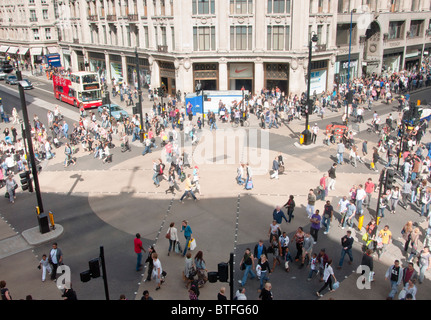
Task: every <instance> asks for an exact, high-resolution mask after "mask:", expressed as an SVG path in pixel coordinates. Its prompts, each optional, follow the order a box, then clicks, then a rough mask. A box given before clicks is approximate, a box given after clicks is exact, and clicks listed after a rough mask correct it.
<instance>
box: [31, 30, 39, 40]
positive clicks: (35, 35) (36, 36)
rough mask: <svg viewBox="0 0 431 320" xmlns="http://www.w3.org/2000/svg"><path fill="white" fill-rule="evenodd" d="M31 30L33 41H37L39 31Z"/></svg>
mask: <svg viewBox="0 0 431 320" xmlns="http://www.w3.org/2000/svg"><path fill="white" fill-rule="evenodd" d="M32 30H33V39H34V40H39V39H40V37H39V29H32Z"/></svg>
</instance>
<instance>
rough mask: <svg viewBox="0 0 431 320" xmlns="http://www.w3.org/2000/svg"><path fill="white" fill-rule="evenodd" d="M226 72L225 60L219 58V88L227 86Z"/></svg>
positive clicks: (223, 88) (222, 88) (225, 88)
mask: <svg viewBox="0 0 431 320" xmlns="http://www.w3.org/2000/svg"><path fill="white" fill-rule="evenodd" d="M228 81H229V79H228V72H227V61H226V59H225V58H221V59H220V60H219V63H218V83H219V90H221V91H223V90H227V88H228V87H229V83H228Z"/></svg>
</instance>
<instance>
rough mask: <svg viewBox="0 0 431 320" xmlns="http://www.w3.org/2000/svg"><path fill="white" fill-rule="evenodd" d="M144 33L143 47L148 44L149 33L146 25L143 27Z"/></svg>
mask: <svg viewBox="0 0 431 320" xmlns="http://www.w3.org/2000/svg"><path fill="white" fill-rule="evenodd" d="M144 35H145V48H148V47H149V46H150V35H149V33H148V27H146V26H145V27H144Z"/></svg>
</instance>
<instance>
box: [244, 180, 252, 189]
mask: <svg viewBox="0 0 431 320" xmlns="http://www.w3.org/2000/svg"><path fill="white" fill-rule="evenodd" d="M245 188H246V189H247V190H251V189H253V181H252V180H248V182H247V185H246V186H245Z"/></svg>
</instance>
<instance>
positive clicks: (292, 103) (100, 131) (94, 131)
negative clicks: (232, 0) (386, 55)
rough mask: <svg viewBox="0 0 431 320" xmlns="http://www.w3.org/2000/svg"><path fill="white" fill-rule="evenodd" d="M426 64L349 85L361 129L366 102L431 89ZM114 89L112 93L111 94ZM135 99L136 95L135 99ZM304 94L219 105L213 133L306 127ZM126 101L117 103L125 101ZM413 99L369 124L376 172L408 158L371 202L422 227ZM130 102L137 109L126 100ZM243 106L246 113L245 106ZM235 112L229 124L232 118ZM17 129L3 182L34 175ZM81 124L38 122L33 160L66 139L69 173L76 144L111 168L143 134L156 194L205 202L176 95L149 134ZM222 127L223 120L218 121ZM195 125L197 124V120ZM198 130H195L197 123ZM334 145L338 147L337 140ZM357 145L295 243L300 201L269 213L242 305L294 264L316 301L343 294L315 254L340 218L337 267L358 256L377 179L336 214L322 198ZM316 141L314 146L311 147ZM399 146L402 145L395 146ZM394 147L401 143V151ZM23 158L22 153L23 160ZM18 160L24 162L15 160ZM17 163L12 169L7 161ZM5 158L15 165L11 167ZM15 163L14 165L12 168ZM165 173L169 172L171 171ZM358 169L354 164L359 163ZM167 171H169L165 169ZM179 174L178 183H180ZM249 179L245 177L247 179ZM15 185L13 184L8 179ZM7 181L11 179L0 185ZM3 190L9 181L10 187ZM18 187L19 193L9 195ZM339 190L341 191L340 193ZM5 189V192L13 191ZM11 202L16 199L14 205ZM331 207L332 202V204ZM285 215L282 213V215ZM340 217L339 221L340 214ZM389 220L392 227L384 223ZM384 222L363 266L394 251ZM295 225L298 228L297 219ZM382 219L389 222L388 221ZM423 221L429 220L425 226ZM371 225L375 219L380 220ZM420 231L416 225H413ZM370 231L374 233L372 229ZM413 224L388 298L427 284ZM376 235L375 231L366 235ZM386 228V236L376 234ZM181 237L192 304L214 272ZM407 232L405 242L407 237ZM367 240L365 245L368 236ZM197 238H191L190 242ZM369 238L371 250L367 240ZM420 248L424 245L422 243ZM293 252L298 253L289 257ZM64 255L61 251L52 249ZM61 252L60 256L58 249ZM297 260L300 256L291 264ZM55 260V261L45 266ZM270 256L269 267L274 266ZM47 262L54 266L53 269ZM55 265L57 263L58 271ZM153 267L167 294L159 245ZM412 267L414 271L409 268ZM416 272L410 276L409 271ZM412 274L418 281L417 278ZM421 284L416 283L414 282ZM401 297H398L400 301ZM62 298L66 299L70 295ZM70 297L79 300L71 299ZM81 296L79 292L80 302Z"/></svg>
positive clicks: (328, 97)
mask: <svg viewBox="0 0 431 320" xmlns="http://www.w3.org/2000/svg"><path fill="white" fill-rule="evenodd" d="M429 70H430V69H429V64H428V62H426V64H425V67H424V68H423V69H421V70H417V72H416V73H407V72H404V73H400V74H397V75H395V74H393V75H391V76H377V75H372V76H371V77H370V78H363V79H354V80H353V82H352V87H353V92H354V94H353V104H352V109H351V110H350V112H351V113H350V115H349V116H352V117H353V118H355V119H356V120H357V121H359V122H360V121H361V119H362V117H363V109H364V107H363V106H360V105H361V104H367V108H368V110H371V109H372V104H373V103H375V102H376V101H378V100H379V99H380V100H383V101H385V102H387V103H391V102H392V100H393V98H394V96H395V94H406V93H408V91H409V90H412V89H415V88H419V87H422V86H428V85H429V84H430V81H431V80H430V78H429ZM114 91H115V92H118V91H119V92H120V95H125V94H127V95H128V98H129V100H131V98H130V95H131V93H130V92H131V90H130V89H129V90H127V88H126V90H125V91H124V92H123V91H122V90H121V88H120V90H117V88H116V89H114ZM114 91H113V93H114ZM135 98H136V96H135ZM305 98H306V97H304V95H302V97H298V96H294V95H290V96H288V97H285V96H284V94H283V92H281V90H280V89H279V88H274V89H273V90H271V91H269V90H265V89H263V90H262V92H261V93H260V95H253V96H251V97H249V99H248V101H247V103H245V104H234V105H232V106H225V105H221V106H220V107H219V117H217V116H216V115H215V114H211V115H209V116H208V117H207V120H206V121H208V124H209V125H210V128H211V129H215V130H217V126H216V124H215V123H216V121H217V120H221V121H231V122H236V121H244V120H246V119H247V118H248V117H249V116H250V113H252V114H255V115H256V116H257V117H258V118H259V119H260V123H261V127H262V128H272V127H276V128H278V127H279V124H280V122H281V121H283V120H286V121H287V122H290V121H292V120H293V119H295V118H298V119H301V116H302V110H303V108H301V105H303V104H304V101H305ZM123 100H125V99H121V101H123ZM313 100H314V104H313V106H314V110H313V111H312V112H315V113H319V114H320V115H321V117H322V118H323V117H324V114H325V112H326V111H327V110H333V111H335V110H341V109H343V110H344V107H345V104H346V88H345V86H339V87H334V90H333V91H332V92H328V93H325V94H323V95H322V96H321V97H317V95H316V96H314V97H313ZM406 101H408V100H407V99H405V100H404V98H403V99H401V101H400V102H399V103H400V106H401V108H400V110H399V113H400V114H399V116H398V118H397V120H394V119H393V118H390V117H388V119H387V121H386V122H385V125H384V126H383V128H380V126H379V124H380V123H379V121H378V120H377V119H378V117H379V116H378V115H376V117H373V125H374V127H375V129H377V130H376V132H378V134H379V138H380V142H379V145H378V146H377V147H376V149H375V150H374V154H377V157H376V158H373V160H372V162H371V163H372V165H371V163H370V168H371V167H372V169H374V170H377V165H378V163H379V162H380V163H382V162H384V163H383V164H384V165H385V167H386V168H391V167H394V163H392V160H393V159H394V158H396V156H394V155H396V154H398V152H400V153H401V154H402V166H401V168H402V169H401V171H402V173H403V185H402V186H396V187H394V188H393V189H392V190H390V193H389V194H387V195H383V196H382V198H381V199H375V200H376V201H379V202H381V204H382V205H381V207H380V209H383V210H381V211H380V212H379V216H378V218H379V220H380V223H381V221H382V220H383V219H384V218H385V215H384V212H385V209H388V210H389V211H390V213H391V214H394V215H396V214H397V211H398V210H399V206H398V203H399V202H400V201H401V202H402V204H403V207H404V209H407V208H412V207H415V209H416V210H418V214H420V217H424V218H425V219H426V221H427V222H428V221H430V219H429V204H430V203H431V190H430V188H429V187H428V181H427V180H428V178H429V172H430V168H431V161H430V156H429V153H430V146H429V145H424V144H422V143H421V138H422V137H423V135H424V134H425V132H426V129H427V122H426V121H424V122H421V123H419V124H417V125H416V126H415V127H414V129H412V130H404V129H403V128H402V127H403V126H402V119H403V118H402V117H401V116H400V115H402V114H403V112H404V111H405V106H406V105H405V103H406ZM128 103H131V102H130V101H129V102H128ZM244 106H245V107H244ZM229 110H230V115H231V116H230V119H229V118H228V117H226V115H227V114H228V113H229ZM12 114H13V115H15V116H13V117H12V119H11V120H12V121H11V122H12V124H13V125H14V126H13V127H11V129H10V130H11V132H10V133H9V132H8V131H6V130H5V131H4V132H3V134H4V139H3V140H4V141H2V142H1V145H0V147H1V150H0V151H1V153H2V155H3V156H4V158H3V157H2V170H0V175H1V176H0V178H1V177H11V173H15V174H16V173H18V172H20V171H23V170H26V169H28V164H27V163H26V161H25V158H24V154H25V153H23V152H24V151H25V150H24V148H23V147H24V146H23V144H22V141H21V140H20V139H19V138H18V134H17V132H16V127H17V124H19V119H18V115H17V113H16V112H15V113H12ZM81 116H82V117H81V118H80V120H79V121H78V123H74V124H73V128H71V129H72V130H71V129H69V124H68V123H67V121H65V120H63V119H62V117H61V114H60V113H59V111H58V109H57V108H56V110H55V111H54V112H51V111H49V112H48V114H47V123H48V125H47V126H45V125H44V124H43V123H42V122H41V121H40V120H39V119H38V117H37V116H34V118H33V140H34V149H35V154H36V159H37V160H38V161H41V160H43V159H47V160H49V159H51V158H53V157H55V156H56V153H55V152H53V150H54V148H58V146H60V144H61V141H63V143H64V145H65V149H64V150H65V156H66V157H65V161H64V165H65V166H68V165H69V164H70V163H72V164H75V159H74V158H73V149H74V147H75V146H77V145H80V146H81V147H82V148H83V150H85V151H88V152H91V153H93V155H94V157H95V158H100V159H103V160H104V161H108V160H107V159H109V155H110V152H109V149H110V148H111V147H112V137H113V134H118V136H119V137H121V139H122V140H121V141H122V144H123V146H124V147H127V148H130V144H129V140H128V137H131V138H132V141H135V140H137V139H140V135H141V134H143V136H144V137H143V140H144V151H143V155H146V154H148V153H151V152H152V149H153V150H154V149H155V148H158V146H157V144H156V138H157V137H158V138H160V141H161V142H160V148H161V149H163V150H164V154H165V163H166V165H165V164H164V162H163V160H162V159H160V158H159V159H157V160H154V161H153V177H152V180H153V182H154V185H155V186H156V187H159V186H160V181H161V180H162V179H163V180H166V181H167V182H168V189H167V190H166V191H165V192H166V193H168V192H171V193H173V194H175V190H179V187H178V185H177V181H181V182H183V183H184V194H183V195H182V197H181V198H180V202H183V200H184V198H185V197H186V196H188V195H189V194H190V195H191V196H192V198H193V199H194V200H195V201H196V200H197V198H196V196H195V194H194V193H195V192H196V191H197V192H199V194H200V184H199V168H197V167H193V169H192V166H191V161H190V160H189V159H188V155H187V154H185V153H184V152H181V151H180V149H179V143H178V139H179V137H178V131H179V132H182V131H184V133H185V137H186V138H187V139H190V140H191V141H192V142H196V141H197V140H198V135H197V134H198V132H199V129H201V126H202V121H201V119H197V120H196V119H195V120H193V114H192V112H191V109H190V106H184V104H183V103H181V101H178V100H177V97H174V98H172V99H167V103H165V104H162V103H161V102H159V103H156V102H155V103H154V105H153V108H152V110H151V111H150V112H149V113H147V114H145V119H144V130H143V132H139V126H140V122H139V117H138V116H137V115H134V116H133V117H131V118H129V119H123V120H124V121H118V122H117V121H116V120H115V118H109V114H108V113H107V112H106V111H104V112H102V113H101V115H100V116H101V119H102V120H101V124H99V123H98V121H96V117H95V114H94V113H90V115H89V116H86V115H85V113H82V114H81ZM216 119H217V120H216ZM195 121H196V122H195ZM195 123H196V124H195ZM314 132H315V135H316V136H317V132H318V128H317V129H315V131H314ZM394 132H395V133H396V134H397V137H398V139H399V140H398V141H392V140H391V139H390V135H391V133H394ZM330 140H333V138H331V139H330ZM353 140H354V139H353V138H352V136H350V135H349V133H346V135H343V137H341V138H340V139H339V141H338V142H337V162H335V163H333V165H332V166H331V168H330V169H329V170H328V173H327V174H326V173H325V175H324V176H323V177H322V178H321V179H320V181H319V186H318V192H315V190H314V189H311V190H310V191H309V194H308V195H307V206H306V214H307V219H308V221H309V224H310V227H309V229H308V230H304V227H303V226H298V228H297V230H296V231H295V232H294V235H293V236H292V237H291V239H289V237H288V235H287V233H286V231H284V230H282V229H281V227H280V224H281V223H282V220H283V219H284V220H285V222H286V223H292V219H293V218H294V214H293V213H294V209H295V202H294V197H293V196H290V198H289V200H288V201H287V202H286V204H285V205H284V206H283V207H281V206H276V208H275V209H274V212H273V219H272V221H271V223H270V224H269V231H268V240H267V241H264V240H260V241H259V242H258V243H257V244H256V246H255V247H254V250H251V249H250V248H247V249H246V250H245V252H244V254H243V256H242V258H241V262H240V266H241V267H240V268H241V270H243V271H244V273H243V275H242V278H241V280H239V283H240V286H241V287H240V289H239V290H238V291H237V293H236V296H237V299H239V300H241V299H244V297H245V286H246V283H247V281H248V279H249V277H250V278H251V279H254V278H257V279H258V280H259V294H260V295H259V297H260V298H261V299H262V300H270V299H273V298H274V297H273V294H272V292H271V289H272V285H271V283H269V278H270V275H271V273H274V272H276V271H277V266H279V267H278V268H281V269H282V270H284V271H285V272H290V271H291V268H292V266H293V265H295V264H297V265H298V268H305V267H306V268H309V272H308V273H307V278H306V279H307V280H308V281H312V279H314V277H315V276H316V275H319V277H318V278H319V281H320V282H322V288H321V289H320V290H319V291H317V295H318V296H321V294H322V293H323V292H324V290H325V289H326V288H328V287H329V289H330V290H335V289H336V288H337V286H338V282H337V279H336V276H335V272H336V271H334V269H333V267H332V262H333V259H335V258H338V257H328V255H327V253H326V250H325V249H324V248H319V247H318V243H319V240H320V237H321V235H320V230H323V231H324V234H325V235H327V234H328V233H329V232H330V227H331V223H332V222H333V220H334V219H335V217H336V216H339V228H340V229H345V228H346V227H348V228H349V230H347V231H346V234H345V235H344V236H343V237H342V238H341V239H340V242H341V251H340V256H339V260H337V261H339V262H338V266H337V269H340V268H342V267H343V264H344V260H345V257H346V255H347V256H348V257H349V260H348V263H349V264H352V263H353V261H354V256H353V253H352V247H353V244H354V239H353V237H352V231H351V229H352V228H353V225H354V223H355V222H356V219H357V218H358V222H359V218H360V217H361V216H363V215H364V210H366V209H367V208H369V206H370V202H371V200H374V199H373V194H374V193H375V191H376V190H377V187H378V185H377V182H376V183H374V182H373V181H372V178H369V179H368V180H367V181H365V182H364V185H358V186H353V187H352V188H350V189H349V191H348V192H347V189H346V194H347V193H348V196H347V195H346V196H344V197H342V198H341V199H340V200H339V202H336V203H337V204H338V206H337V208H336V209H334V207H333V205H332V203H331V200H325V198H326V197H328V196H329V193H330V191H332V190H335V182H336V168H337V166H338V165H344V164H345V162H346V161H345V159H344V154H345V151H346V149H351V150H353V149H354V148H355V144H354V141H353ZM314 141H315V140H314ZM399 142H401V144H400V143H399ZM398 144H400V145H401V147H400V148H399V149H397V148H398V147H397V146H398ZM362 151H363V156H364V157H365V155H366V153H367V152H366V148H365V149H364V146H362ZM21 153H22V154H21ZM17 154H18V156H16V155H17ZM379 154H384V155H386V158H387V161H383V160H382V158H381V156H380V155H379ZM11 157H12V159H13V162H11V161H10V158H11ZM7 159H9V160H7ZM350 159H351V161H353V160H356V159H358V160H362V161H363V162H365V161H364V158H362V159H361V158H360V157H359V158H358V149H357V148H356V150H354V152H353V154H352V155H351V156H350ZM11 164H13V165H11ZM282 165H283V162H282V161H281V162H280V159H279V158H278V157H277V158H275V159H274V164H273V176H272V178H275V179H277V178H278V170H279V168H280V167H281V166H282ZM168 166H169V168H167V167H168ZM355 166H356V162H355ZM165 168H167V170H165ZM186 168H189V169H191V170H192V171H193V173H188V174H187V173H186V172H185V169H186ZM176 175H177V177H176ZM251 176H252V174H251V168H249V166H248V165H245V164H241V165H240V167H239V168H238V175H237V181H238V184H241V185H242V184H244V185H245V186H247V185H248V182H249V181H250V180H252V179H251ZM244 177H246V179H245V178H244ZM12 178H13V177H12ZM0 180H3V181H4V180H7V179H0ZM5 184H6V185H7V181H5ZM13 188H14V187H13ZM340 189H341V188H340ZM8 190H9V189H8ZM11 198H12V199H13V198H14V197H13V196H12V197H11ZM319 200H322V204H323V208H322V210H320V209H316V207H317V206H316V202H317V201H319ZM334 203H335V202H334ZM282 208H285V210H286V214H284V212H283V209H282ZM334 212H337V215H336V214H334ZM385 220H386V219H385ZM387 220H388V222H386V221H385V222H384V227H383V228H381V226H382V225H381V224H379V226H376V227H374V229H373V231H372V232H371V233H369V234H368V229H366V230H367V232H366V234H367V235H369V237H367V239H366V240H363V241H364V247H365V250H364V253H363V254H364V256H363V257H362V261H367V264H368V265H370V262H369V261H372V258H370V257H371V255H372V252H373V251H374V250H376V251H377V252H378V256H379V258H380V257H381V255H382V254H384V253H385V252H386V251H387V248H388V246H389V245H391V241H392V234H391V231H390V227H389V218H387ZM293 221H294V220H293ZM383 221H384V220H383ZM420 221H423V220H420ZM374 223H375V221H374ZM412 225H413V226H414V224H412ZM367 226H368V225H367ZM413 226H411V227H409V228H406V230H405V232H404V233H403V237H405V239H406V247H405V251H406V252H407V253H408V254H409V255H408V261H409V265H408V267H406V268H404V269H403V268H402V267H401V266H400V262H399V261H398V260H397V261H395V263H394V266H391V267H390V268H389V269H388V272H387V274H386V275H385V277H386V278H387V279H390V282H391V292H390V294H389V297H390V298H394V297H395V294H396V293H397V292H396V291H397V288H398V287H397V286H398V285H400V284H401V283H403V288H402V292H403V291H404V292H403V293H402V294H401V295H400V298H402V299H408V298H412V299H415V296H416V293H417V288H416V281H418V283H421V282H422V281H423V279H424V274H425V272H426V271H427V270H428V269H429V267H430V262H431V258H430V253H429V249H428V245H429V239H430V234H431V222H430V224H429V228H428V230H427V234H426V235H421V234H417V232H416V231H415V230H416V229H415V228H413ZM369 229H370V227H369ZM379 229H380V230H379ZM181 232H184V237H185V242H184V248H179V243H180V241H179V237H178V233H177V229H176V228H175V223H173V222H172V223H171V224H170V227H169V230H168V233H167V235H166V238H167V239H168V240H169V248H168V255H170V253H171V252H176V253H177V254H180V255H182V257H183V258H184V263H185V269H184V281H185V286H186V288H187V289H188V292H189V297H190V299H193V300H195V299H198V297H199V288H202V287H203V286H204V285H205V283H206V282H207V281H208V272H207V267H206V264H205V259H204V257H203V255H204V253H203V251H201V250H199V251H197V252H196V254H195V255H194V257H192V253H191V252H190V249H189V246H190V244H191V242H192V231H191V228H190V226H189V225H188V223H187V221H185V220H184V221H182V228H181ZM405 234H408V235H407V236H406V235H405ZM363 239H365V238H363ZM193 240H194V239H193ZM370 240H371V242H370ZM421 240H423V241H421ZM290 248H293V250H292V251H293V252H291V250H290ZM56 252H57V253H58V249H57V251H56ZM60 252H61V251H60ZM142 252H145V253H147V250H145V249H144V248H143V245H142V241H141V240H140V235H139V234H137V235H136V239H135V253H136V255H137V263H136V271H140V270H141V269H142ZM292 256H294V258H292ZM49 258H51V261H49ZM271 258H272V261H270V260H271ZM47 259H48V262H47ZM61 259H62V256H61V258H59V257H58V256H56V255H53V254H52V253H50V255H49V257H47V256H45V257H43V258H42V260H41V261H40V267H41V269H42V280H43V281H44V280H45V278H46V274H47V273H49V272H51V276H52V275H53V274H54V277H55V274H56V267H57V266H58V264H60V263H61ZM415 259H416V260H417V261H418V264H419V267H420V270H419V273H418V272H417V271H415V265H414V263H413V261H415ZM55 262H57V263H55ZM145 262H146V263H148V277H147V279H146V280H147V281H151V280H154V282H155V284H156V287H155V290H159V289H160V288H162V284H163V283H164V281H165V276H166V272H165V271H164V270H163V268H162V262H161V261H160V254H159V253H158V252H156V250H155V248H154V247H150V248H149V249H148V257H147V259H146V261H145ZM412 268H413V269H412ZM412 270H413V271H412ZM415 272H416V273H417V276H415ZM416 279H417V280H416ZM0 284H1V287H2V297H3V295H4V296H5V297H6V298H7V296H8V295H10V293H9V291H8V290H7V289H5V290H3V288H5V286H6V283H5V282H4V281H2V282H1V283H0ZM394 292H395V293H394ZM224 293H225V291H224V289H223V288H222V289H221V290H220V292H219V294H218V297H219V298H220V299H221V300H223V296H224ZM65 295H66V296H67V295H69V294H68V293H67V290H66V291H65ZM71 296H73V295H71ZM75 297H76V294H75ZM144 297H146V300H148V299H149V298H151V297H149V293H148V292H145V293H144V294H143V298H144Z"/></svg>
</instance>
